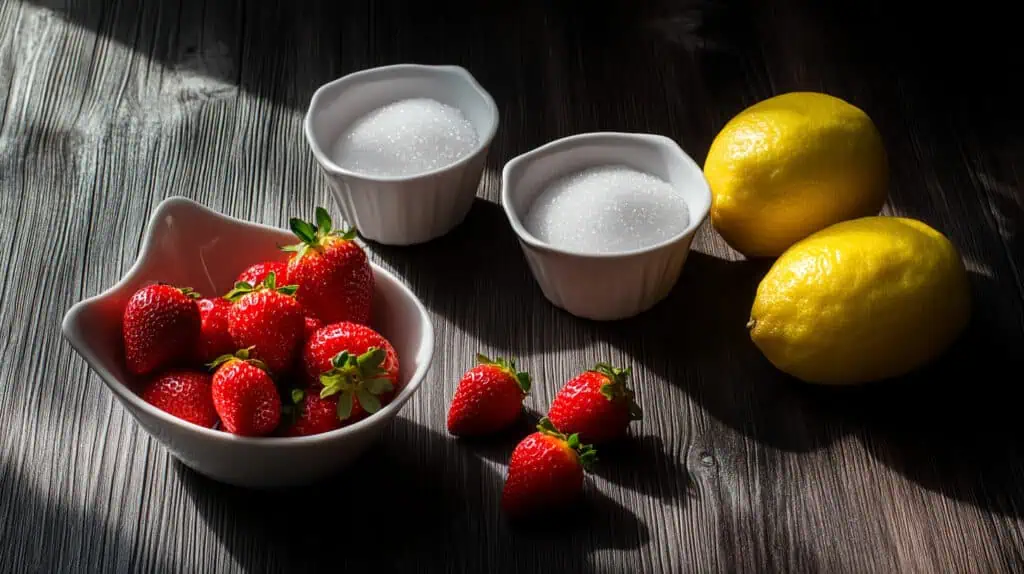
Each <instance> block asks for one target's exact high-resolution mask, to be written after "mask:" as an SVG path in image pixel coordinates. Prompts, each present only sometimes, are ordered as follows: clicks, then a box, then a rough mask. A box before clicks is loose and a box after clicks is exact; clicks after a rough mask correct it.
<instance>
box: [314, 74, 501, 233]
mask: <svg viewBox="0 0 1024 574" xmlns="http://www.w3.org/2000/svg"><path fill="white" fill-rule="evenodd" d="M405 98H431V99H434V100H437V101H439V102H441V103H443V104H447V105H449V106H453V107H455V108H458V109H459V110H461V111H462V113H463V114H465V116H466V119H467V120H469V122H470V123H472V124H473V127H474V128H475V129H476V132H477V136H478V140H479V141H478V143H477V146H476V149H475V150H474V151H473V152H472V153H470V154H469V155H467V156H465V157H463V158H461V159H459V160H458V161H456V162H454V163H452V164H450V165H447V166H444V167H441V168H438V169H435V170H432V171H429V172H426V173H422V174H417V175H408V176H394V177H388V176H375V175H367V174H362V173H356V172H353V171H350V170H347V169H344V168H342V167H341V166H339V165H338V164H336V163H335V162H334V161H333V160H332V159H331V154H330V153H329V150H330V149H331V146H332V145H333V143H334V141H335V140H336V139H337V138H338V136H339V135H340V134H341V133H342V132H343V131H344V129H345V128H346V127H347V126H349V125H350V124H351V123H352V122H354V121H355V120H356V119H358V118H359V117H360V116H362V115H363V114H366V113H369V112H370V111H372V110H374V109H376V108H378V107H380V106H383V105H386V104H388V103H391V102H395V101H397V100H401V99H405ZM498 121H499V116H498V106H497V105H496V104H495V103H494V99H493V98H492V97H491V95H490V94H489V93H487V90H485V89H484V88H483V86H481V85H480V83H479V82H477V81H476V79H475V78H474V77H473V76H472V74H470V73H469V71H467V70H466V69H465V68H461V67H459V66H432V65H423V64H395V65H391V66H380V67H377V68H369V69H366V70H360V71H358V72H353V73H351V74H348V75H347V76H343V77H341V78H338V79H336V80H333V81H331V82H328V83H326V84H324V85H322V86H320V88H318V89H317V91H316V92H315V93H314V94H313V97H312V98H311V99H310V102H309V108H308V110H307V111H306V116H305V121H304V125H303V129H304V133H305V136H306V142H307V144H308V145H309V148H310V151H311V152H312V153H313V157H314V158H315V159H316V161H317V165H319V166H320V171H321V172H322V173H323V174H324V176H325V177H326V179H327V182H328V183H329V184H330V190H331V194H332V197H333V198H334V200H335V203H336V204H337V205H338V208H339V209H341V212H342V214H343V215H344V216H345V220H346V221H348V222H350V223H351V224H352V225H354V226H355V227H356V229H358V230H359V234H360V235H361V236H363V237H365V238H366V239H368V240H370V241H375V242H377V243H380V244H384V245H413V244H417V243H424V242H426V241H430V240H432V239H436V238H437V237H440V236H442V235H444V234H446V233H448V232H449V231H451V230H452V229H453V228H454V227H455V226H457V225H458V224H460V223H462V221H463V220H464V219H465V218H466V214H467V213H469V209H470V207H472V205H473V198H475V197H476V191H477V188H478V187H479V185H480V179H481V178H482V177H483V171H484V163H485V161H486V159H487V153H488V151H489V149H490V147H491V142H492V141H493V140H494V135H495V133H496V132H497V130H498Z"/></svg>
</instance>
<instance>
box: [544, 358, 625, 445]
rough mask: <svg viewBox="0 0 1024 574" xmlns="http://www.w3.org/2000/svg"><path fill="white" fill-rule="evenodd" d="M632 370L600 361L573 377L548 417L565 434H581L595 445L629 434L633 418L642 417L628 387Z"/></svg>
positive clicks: (582, 437)
mask: <svg viewBox="0 0 1024 574" xmlns="http://www.w3.org/2000/svg"><path fill="white" fill-rule="evenodd" d="M629 374H630V369H628V368H626V369H618V368H615V367H612V366H611V365H609V364H607V363H598V364H597V365H596V366H595V367H594V368H593V369H591V370H589V371H585V372H584V373H582V374H580V375H578V376H577V377H575V378H573V379H571V380H570V381H569V382H567V383H566V384H565V386H563V387H562V390H560V391H558V394H557V395H555V400H553V401H551V408H550V409H549V410H548V418H550V419H551V422H552V423H553V424H554V425H555V427H556V428H558V429H559V430H560V431H562V432H564V433H570V434H571V433H578V434H579V435H580V439H581V440H583V441H586V442H589V443H592V444H599V443H603V442H608V441H610V440H613V439H616V438H619V437H621V436H623V435H625V434H626V427H628V426H629V423H630V421H634V420H640V418H641V416H642V414H641V412H640V406H639V405H637V404H636V402H635V401H634V400H633V391H632V390H630V389H629V388H628V387H627V386H626V379H627V378H629Z"/></svg>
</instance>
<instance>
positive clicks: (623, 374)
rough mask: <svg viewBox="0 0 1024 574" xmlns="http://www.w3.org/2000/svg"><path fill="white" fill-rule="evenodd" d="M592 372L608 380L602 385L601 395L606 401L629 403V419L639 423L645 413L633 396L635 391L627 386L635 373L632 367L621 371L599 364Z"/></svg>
mask: <svg viewBox="0 0 1024 574" xmlns="http://www.w3.org/2000/svg"><path fill="white" fill-rule="evenodd" d="M591 371H594V372H596V373H600V374H602V375H604V376H605V377H606V378H607V379H608V382H607V383H605V384H603V385H601V394H602V395H604V396H605V398H606V399H608V400H609V401H628V402H629V419H630V420H634V421H638V420H640V419H642V418H643V411H642V410H641V409H640V405H639V404H637V402H636V400H635V398H634V396H633V390H632V389H630V388H629V386H627V385H626V380H627V379H628V378H629V376H630V375H631V374H632V372H633V369H632V368H631V367H626V368H625V369H620V368H618V367H613V366H611V365H610V364H608V363H597V364H596V365H594V368H593V369H591Z"/></svg>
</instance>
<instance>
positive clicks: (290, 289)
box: [277, 285, 299, 296]
mask: <svg viewBox="0 0 1024 574" xmlns="http://www.w3.org/2000/svg"><path fill="white" fill-rule="evenodd" d="M298 290H299V286H298V285H284V286H282V287H278V288H277V292H278V293H281V294H282V295H288V296H292V295H295V292H296V291H298Z"/></svg>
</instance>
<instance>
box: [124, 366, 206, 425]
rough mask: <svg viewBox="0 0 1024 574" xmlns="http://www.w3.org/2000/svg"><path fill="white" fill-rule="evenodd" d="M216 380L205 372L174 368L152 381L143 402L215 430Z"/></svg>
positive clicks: (142, 394) (147, 386)
mask: <svg viewBox="0 0 1024 574" xmlns="http://www.w3.org/2000/svg"><path fill="white" fill-rule="evenodd" d="M212 380H213V379H212V377H211V376H210V375H209V374H207V373H204V372H202V371H193V370H188V369H172V370H169V371H165V372H163V373H160V374H159V375H157V376H156V377H154V378H153V379H152V380H150V381H149V382H148V383H147V384H146V386H145V388H143V390H142V393H140V395H141V396H142V400H144V401H146V402H147V403H149V404H151V405H153V406H155V407H156V408H158V409H160V410H162V411H164V412H167V413H169V414H171V415H174V416H175V417H178V418H179V419H183V420H186V421H188V422H190V423H193V424H197V425H199V426H202V427H206V428H213V427H214V425H216V424H217V411H216V409H214V408H213V394H212V389H211V384H212Z"/></svg>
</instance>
